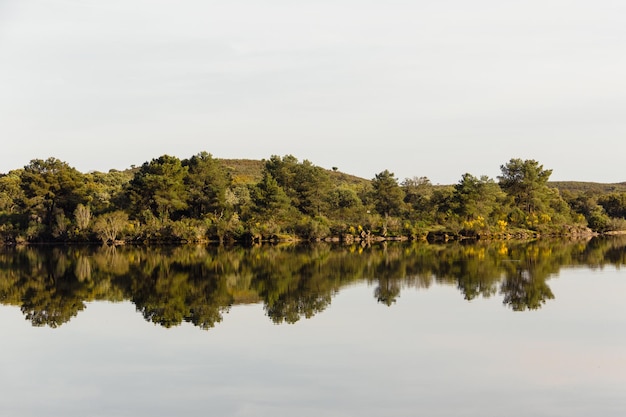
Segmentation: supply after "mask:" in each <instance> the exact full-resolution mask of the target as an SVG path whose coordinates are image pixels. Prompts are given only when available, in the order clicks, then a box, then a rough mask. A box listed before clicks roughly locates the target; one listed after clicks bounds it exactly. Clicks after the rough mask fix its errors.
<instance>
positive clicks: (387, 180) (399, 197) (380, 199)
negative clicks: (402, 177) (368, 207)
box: [372, 170, 404, 217]
mask: <svg viewBox="0 0 626 417" xmlns="http://www.w3.org/2000/svg"><path fill="white" fill-rule="evenodd" d="M372 188H373V200H374V207H375V208H376V211H377V212H378V213H379V214H381V215H383V216H385V217H389V216H390V215H397V214H399V213H400V209H401V208H402V203H403V199H404V192H403V191H402V188H400V185H398V180H397V179H396V178H395V176H394V174H393V173H392V172H389V171H388V170H384V171H383V172H381V173H379V174H376V176H375V177H374V178H373V179H372Z"/></svg>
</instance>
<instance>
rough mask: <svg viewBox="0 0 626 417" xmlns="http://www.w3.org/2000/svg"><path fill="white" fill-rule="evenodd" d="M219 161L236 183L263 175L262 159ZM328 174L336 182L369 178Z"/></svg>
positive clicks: (352, 182)
mask: <svg viewBox="0 0 626 417" xmlns="http://www.w3.org/2000/svg"><path fill="white" fill-rule="evenodd" d="M218 161H220V163H221V164H222V165H223V166H224V168H225V169H226V170H228V172H229V173H230V175H231V176H232V178H233V182H235V183H236V184H254V183H257V182H259V181H260V180H261V178H262V177H263V167H264V166H265V161H264V160H258V159H219V158H218ZM327 171H328V175H329V176H330V178H331V179H332V180H333V181H334V182H335V183H336V184H349V185H363V184H367V183H369V181H370V180H369V179H365V178H360V177H357V176H354V175H350V174H346V173H343V172H340V171H334V170H330V169H329V170H327Z"/></svg>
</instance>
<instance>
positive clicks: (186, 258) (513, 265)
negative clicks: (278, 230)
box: [0, 238, 626, 329]
mask: <svg viewBox="0 0 626 417" xmlns="http://www.w3.org/2000/svg"><path fill="white" fill-rule="evenodd" d="M607 264H612V265H617V266H619V265H624V264H626V240H625V239H624V238H595V239H592V240H590V241H588V242H587V241H548V240H539V241H533V242H511V241H506V242H495V243H488V242H478V243H474V244H467V245H466V244H459V243H454V244H448V245H428V244H425V243H412V244H400V243H398V244H381V245H378V246H377V245H374V246H372V247H367V248H362V247H360V246H331V245H326V244H319V245H314V246H308V245H291V246H262V247H253V248H243V247H233V248H224V247H205V246H176V247H131V246H123V247H108V246H107V247H82V246H81V247H20V248H13V249H8V248H5V249H4V251H3V252H0V302H2V303H3V304H9V305H15V306H19V307H20V308H21V310H22V312H23V314H24V315H25V316H26V318H27V319H28V320H30V321H31V322H32V323H33V325H35V326H44V325H47V326H50V327H57V326H59V325H61V324H63V323H66V322H68V321H69V320H70V319H71V318H72V317H74V316H76V315H77V314H78V313H79V312H80V311H81V310H83V309H84V308H85V302H88V301H94V300H106V301H113V302H115V301H123V300H130V301H132V302H133V303H134V304H135V306H136V308H137V311H139V312H140V313H141V314H142V315H143V316H144V318H145V319H146V320H148V321H150V322H153V323H156V324H159V325H162V326H165V327H171V326H176V325H179V324H181V323H182V322H189V323H192V324H193V325H195V326H198V327H200V328H202V329H209V328H211V327H213V326H215V325H216V324H217V323H219V322H220V321H221V320H222V317H223V314H224V313H226V312H228V310H229V309H230V307H231V306H232V305H236V304H245V303H259V302H262V303H263V304H264V307H265V311H266V313H267V315H268V316H269V317H270V319H271V320H272V321H273V322H275V323H282V322H287V323H294V322H296V321H298V320H299V319H300V318H302V317H306V318H309V317H312V316H313V315H315V314H317V313H319V312H321V311H323V310H324V309H326V307H328V306H329V305H330V303H331V299H332V297H333V295H334V294H336V293H337V292H338V291H339V290H340V289H341V288H342V287H344V286H346V285H348V284H351V283H355V282H359V281H363V280H365V281H367V282H368V283H370V284H372V285H373V286H375V289H374V297H375V298H376V299H377V300H378V302H380V303H383V304H385V305H387V306H391V305H393V304H394V303H395V302H396V301H397V299H398V297H400V293H401V290H402V288H405V289H406V288H428V287H430V286H431V285H432V284H433V283H437V284H440V285H454V286H456V287H457V288H458V289H459V291H460V292H461V293H462V294H463V297H464V298H465V299H466V300H473V299H475V298H477V297H479V296H481V297H491V296H494V295H497V294H500V295H502V297H503V303H504V304H505V305H508V306H509V307H510V308H511V309H513V310H515V311H522V310H526V309H531V310H532V309H538V308H540V307H541V306H542V305H543V304H544V303H546V301H547V300H550V299H553V298H554V297H555V295H554V294H553V293H552V291H551V289H550V287H549V286H548V284H547V282H546V281H547V279H548V278H549V277H551V276H555V275H557V274H558V272H559V269H560V268H561V267H562V266H575V265H585V266H589V267H592V268H595V267H602V266H603V265H607Z"/></svg>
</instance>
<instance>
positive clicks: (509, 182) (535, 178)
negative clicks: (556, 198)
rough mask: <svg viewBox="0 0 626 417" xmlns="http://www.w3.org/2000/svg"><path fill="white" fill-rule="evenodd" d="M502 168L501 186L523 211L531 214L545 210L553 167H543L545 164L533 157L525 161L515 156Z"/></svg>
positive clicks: (499, 178)
mask: <svg viewBox="0 0 626 417" xmlns="http://www.w3.org/2000/svg"><path fill="white" fill-rule="evenodd" d="M500 170H501V171H502V175H501V176H499V177H498V180H499V184H500V187H502V189H503V190H504V191H505V192H506V193H507V194H508V195H510V196H511V197H512V198H513V199H514V201H515V204H516V205H517V206H518V207H519V208H520V209H521V210H522V211H523V212H525V213H526V214H531V213H534V212H537V211H542V210H544V208H545V207H544V206H545V203H544V201H545V197H546V194H547V191H548V185H547V184H548V180H549V179H550V175H552V170H551V169H543V165H539V163H538V162H537V161H535V160H532V159H528V160H525V161H523V160H521V159H518V158H517V159H515V158H514V159H511V160H510V161H509V162H508V163H506V164H505V165H501V166H500Z"/></svg>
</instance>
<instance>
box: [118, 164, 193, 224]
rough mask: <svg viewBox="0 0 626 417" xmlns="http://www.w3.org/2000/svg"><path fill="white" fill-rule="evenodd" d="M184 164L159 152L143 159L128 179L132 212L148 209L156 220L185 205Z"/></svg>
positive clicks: (165, 218)
mask: <svg viewBox="0 0 626 417" xmlns="http://www.w3.org/2000/svg"><path fill="white" fill-rule="evenodd" d="M186 174H187V168H186V167H183V165H182V164H181V161H180V160H179V159H178V158H176V157H173V156H169V155H163V156H161V157H159V158H157V159H153V160H152V161H150V162H145V163H144V164H143V165H142V166H141V168H140V169H139V171H138V172H137V174H135V177H134V178H133V179H132V180H131V181H130V183H129V188H128V197H129V200H130V203H131V209H132V212H133V213H134V214H135V215H139V214H140V213H141V212H142V211H144V210H149V211H151V212H152V214H153V215H155V216H157V217H158V218H159V219H160V220H168V219H169V218H170V216H171V215H172V214H173V213H175V212H177V211H180V210H184V209H185V208H187V190H186V188H185V178H186Z"/></svg>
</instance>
